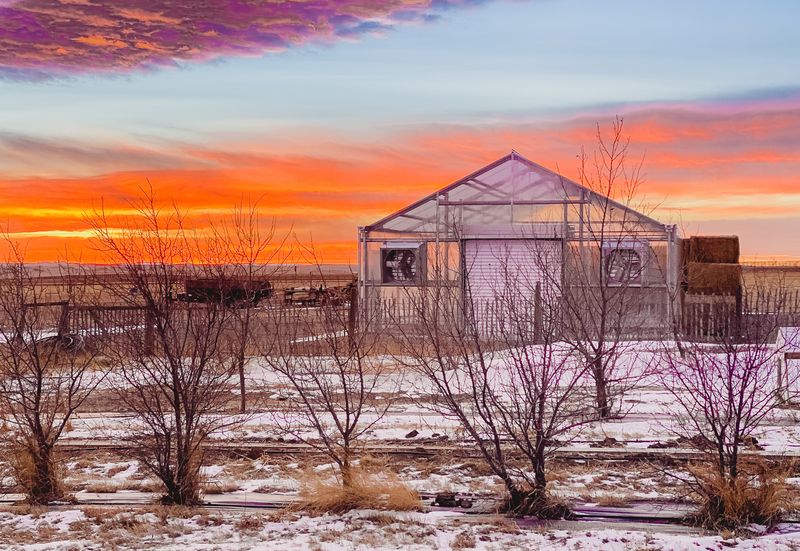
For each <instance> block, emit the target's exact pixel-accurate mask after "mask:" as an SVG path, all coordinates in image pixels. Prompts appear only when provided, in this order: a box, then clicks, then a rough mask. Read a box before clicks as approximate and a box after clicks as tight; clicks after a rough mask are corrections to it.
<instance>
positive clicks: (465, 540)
mask: <svg viewBox="0 0 800 551" xmlns="http://www.w3.org/2000/svg"><path fill="white" fill-rule="evenodd" d="M477 544H478V542H477V540H476V539H475V534H473V533H472V532H470V531H465V532H459V533H458V534H456V537H455V538H453V543H451V544H450V548H451V549H474V548H475V546H476V545H477Z"/></svg>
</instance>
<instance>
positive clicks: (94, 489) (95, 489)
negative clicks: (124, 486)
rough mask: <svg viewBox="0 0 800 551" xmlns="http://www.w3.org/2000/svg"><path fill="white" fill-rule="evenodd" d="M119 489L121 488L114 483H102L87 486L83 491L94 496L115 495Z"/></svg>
mask: <svg viewBox="0 0 800 551" xmlns="http://www.w3.org/2000/svg"><path fill="white" fill-rule="evenodd" d="M119 489H120V488H119V486H118V485H117V484H115V483H114V482H107V481H101V482H92V483H89V484H87V485H86V487H85V488H84V489H83V491H84V492H89V493H92V494H113V493H116V492H117V491H119Z"/></svg>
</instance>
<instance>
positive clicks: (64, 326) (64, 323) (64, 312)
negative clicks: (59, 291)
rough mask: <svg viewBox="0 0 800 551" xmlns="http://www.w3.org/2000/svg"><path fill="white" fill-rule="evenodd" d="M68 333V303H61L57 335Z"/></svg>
mask: <svg viewBox="0 0 800 551" xmlns="http://www.w3.org/2000/svg"><path fill="white" fill-rule="evenodd" d="M67 333H69V301H67V300H65V301H64V302H62V303H61V317H60V318H59V319H58V335H59V336H63V335H65V334H67Z"/></svg>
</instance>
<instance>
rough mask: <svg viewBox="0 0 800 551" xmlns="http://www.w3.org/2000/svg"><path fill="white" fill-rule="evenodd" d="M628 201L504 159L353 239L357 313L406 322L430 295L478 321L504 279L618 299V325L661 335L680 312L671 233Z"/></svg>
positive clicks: (521, 160) (499, 291)
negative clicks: (417, 301)
mask: <svg viewBox="0 0 800 551" xmlns="http://www.w3.org/2000/svg"><path fill="white" fill-rule="evenodd" d="M626 202H627V203H629V201H615V200H612V199H610V198H608V197H606V196H605V195H602V194H600V193H598V192H597V191H593V190H592V189H590V188H589V187H587V186H582V185H580V184H578V183H576V182H574V181H572V180H569V179H567V178H565V177H563V176H561V175H559V174H557V173H555V172H553V171H551V170H549V169H547V168H545V167H543V166H540V165H538V164H536V163H534V162H532V161H529V160H528V159H526V158H524V157H522V156H521V155H520V154H518V153H516V152H514V151H512V152H511V153H510V154H508V155H506V156H505V157H503V158H501V159H499V160H497V161H495V162H493V163H491V164H490V165H488V166H486V167H484V168H482V169H480V170H478V171H477V172H474V173H473V174H470V175H469V176H466V177H465V178H463V179H461V180H458V181H457V182H455V183H453V184H450V185H448V186H447V187H444V188H442V189H441V190H439V191H437V192H435V193H433V194H431V195H429V196H427V197H425V198H423V199H421V200H419V201H417V202H416V203H414V204H412V205H409V206H407V207H405V208H403V209H401V210H400V211H398V212H396V213H394V214H391V215H389V216H387V217H385V218H383V219H381V220H379V221H377V222H375V223H373V224H370V225H368V226H365V227H363V228H360V229H359V299H360V302H361V304H362V311H363V312H364V315H366V316H368V317H370V319H376V320H383V321H384V324H387V325H388V320H389V319H393V320H397V319H400V318H402V319H404V320H406V321H409V322H413V320H409V319H408V318H409V316H411V317H413V308H409V306H408V305H409V302H413V299H414V296H415V293H417V292H419V290H421V289H424V288H426V287H430V286H432V285H436V286H439V287H442V286H446V287H448V288H450V289H451V290H452V292H453V293H455V294H457V295H458V296H460V297H461V300H464V301H468V302H469V303H470V304H471V305H473V306H474V308H475V310H476V311H482V312H488V311H489V310H487V305H488V304H491V303H492V302H493V301H497V297H498V296H499V295H500V294H502V293H503V290H504V288H505V287H507V286H508V282H509V273H513V274H515V279H517V278H518V277H519V276H520V275H522V276H524V278H525V279H526V280H527V281H534V282H536V283H537V286H538V285H539V284H541V285H543V286H545V287H547V288H555V289H557V290H558V292H559V293H561V294H566V293H567V292H568V290H569V289H573V290H574V289H576V288H578V287H580V288H589V287H599V286H606V287H607V288H615V289H619V288H624V289H625V290H626V295H627V296H628V297H630V298H629V299H627V300H628V302H627V305H626V312H625V316H626V318H627V321H626V323H627V324H628V325H629V326H630V327H631V328H636V329H637V330H647V329H648V328H649V329H652V330H654V331H655V330H658V329H663V328H664V327H666V326H668V323H667V322H669V321H674V320H675V319H676V317H677V315H678V310H679V308H677V307H676V304H677V303H678V300H677V298H676V297H677V296H678V294H679V293H678V282H679V270H680V259H679V254H680V250H679V242H678V236H677V229H676V226H674V225H666V224H662V223H660V222H658V221H656V220H654V219H653V218H651V217H649V216H647V215H645V214H642V213H640V212H637V211H636V210H634V209H633V208H631V207H630V206H629V205H626V204H624V203H626ZM492 315H497V314H485V317H487V319H486V320H485V321H486V323H487V327H491V325H492V322H493V320H492V319H489V318H491V316H492Z"/></svg>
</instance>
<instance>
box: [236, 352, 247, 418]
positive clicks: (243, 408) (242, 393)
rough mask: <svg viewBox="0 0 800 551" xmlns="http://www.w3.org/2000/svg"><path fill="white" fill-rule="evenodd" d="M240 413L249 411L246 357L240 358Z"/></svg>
mask: <svg viewBox="0 0 800 551" xmlns="http://www.w3.org/2000/svg"><path fill="white" fill-rule="evenodd" d="M238 363H239V413H245V412H246V411H247V394H246V390H245V379H244V357H241V358H239V361H238Z"/></svg>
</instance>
